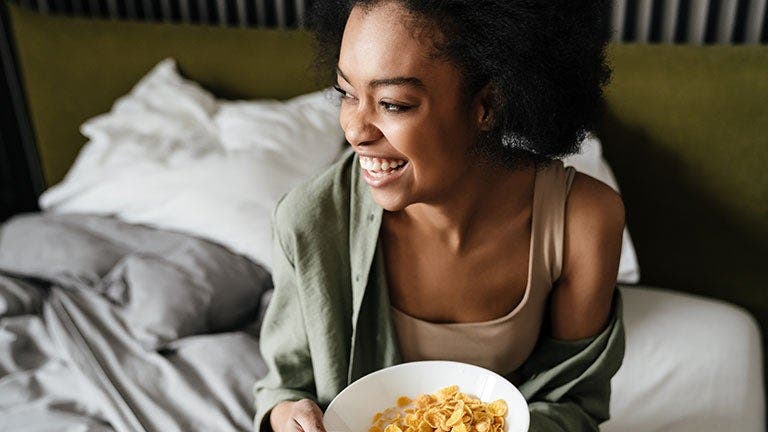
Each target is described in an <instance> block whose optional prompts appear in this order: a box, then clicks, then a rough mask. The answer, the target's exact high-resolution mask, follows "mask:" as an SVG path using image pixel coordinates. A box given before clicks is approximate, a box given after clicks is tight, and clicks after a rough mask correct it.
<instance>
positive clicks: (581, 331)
mask: <svg viewBox="0 0 768 432" xmlns="http://www.w3.org/2000/svg"><path fill="white" fill-rule="evenodd" d="M565 209H566V211H565V228H564V231H565V232H564V238H563V267H562V272H561V274H560V277H559V278H558V280H557V281H555V283H554V285H553V287H552V292H551V299H550V323H549V324H550V335H551V336H552V337H553V338H555V339H562V340H577V339H583V338H587V337H590V336H594V335H596V334H598V333H600V332H601V331H602V330H603V329H604V328H605V325H606V323H607V321H608V313H609V312H610V308H611V298H612V297H613V291H614V287H615V286H616V277H617V274H618V272H619V260H620V258H621V237H622V233H623V231H624V203H623V202H622V200H621V195H619V194H618V193H616V192H615V191H614V190H613V189H611V187H610V186H608V185H606V184H605V183H603V182H601V181H599V180H596V179H594V178H593V177H590V176H588V175H586V174H583V173H579V172H577V173H576V175H575V177H574V179H573V184H572V186H571V191H570V193H569V194H568V201H567V203H566V207H565Z"/></svg>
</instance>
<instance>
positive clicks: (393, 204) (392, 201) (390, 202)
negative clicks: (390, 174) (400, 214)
mask: <svg viewBox="0 0 768 432" xmlns="http://www.w3.org/2000/svg"><path fill="white" fill-rule="evenodd" d="M371 195H373V200H374V201H376V204H378V205H379V207H381V208H383V209H384V210H386V211H389V212H396V211H400V210H403V209H404V208H406V207H408V205H409V204H410V203H409V202H407V201H405V200H404V199H402V197H399V196H392V195H391V194H387V193H382V192H380V191H375V190H371Z"/></svg>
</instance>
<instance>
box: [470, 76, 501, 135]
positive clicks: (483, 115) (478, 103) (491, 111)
mask: <svg viewBox="0 0 768 432" xmlns="http://www.w3.org/2000/svg"><path fill="white" fill-rule="evenodd" d="M475 107H476V110H475V112H476V113H477V117H476V120H477V128H478V129H479V130H483V131H487V130H491V128H492V127H493V124H494V122H495V108H496V87H495V86H494V85H493V82H489V83H488V84H486V85H485V86H484V87H483V88H482V89H481V90H480V91H479V92H478V94H477V97H476V98H475Z"/></svg>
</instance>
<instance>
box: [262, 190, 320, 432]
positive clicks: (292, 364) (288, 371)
mask: <svg viewBox="0 0 768 432" xmlns="http://www.w3.org/2000/svg"><path fill="white" fill-rule="evenodd" d="M279 204H280V203H279V202H278V205H277V206H276V207H275V210H273V212H272V221H273V224H272V225H273V236H272V237H273V240H272V245H273V254H272V255H273V258H272V260H273V263H272V279H273V280H272V282H273V285H274V291H273V293H272V298H271V300H270V303H269V306H268V307H267V310H266V312H265V313H264V320H263V324H262V327H261V332H260V342H259V344H260V349H261V355H262V357H263V359H264V363H265V364H266V366H267V373H266V375H265V376H264V377H262V378H261V379H259V380H258V381H256V383H255V384H254V388H253V392H254V397H255V408H256V414H255V416H254V420H253V425H254V431H256V432H270V431H272V428H271V426H270V423H269V413H270V412H271V410H272V408H273V407H274V406H275V405H277V404H278V403H280V402H283V401H287V400H292V401H297V400H300V399H304V398H309V399H312V400H314V401H315V402H316V403H317V397H316V395H315V393H316V390H315V381H314V373H313V369H312V360H311V356H310V350H309V342H308V339H307V333H306V327H305V321H304V316H303V313H302V308H301V301H300V296H299V292H298V286H297V282H296V276H295V268H294V264H293V262H292V258H293V254H292V251H290V249H289V250H288V251H286V248H285V247H284V246H283V240H282V239H281V235H280V229H278V220H277V219H276V218H275V215H276V214H277V207H278V206H279Z"/></svg>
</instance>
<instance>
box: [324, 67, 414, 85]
mask: <svg viewBox="0 0 768 432" xmlns="http://www.w3.org/2000/svg"><path fill="white" fill-rule="evenodd" d="M336 73H337V74H339V75H341V77H342V78H344V80H346V81H347V82H349V78H347V76H346V75H344V72H342V71H341V69H339V67H338V66H336ZM381 86H412V87H418V88H421V89H426V88H427V86H425V85H424V83H423V82H422V81H421V80H420V79H418V78H416V77H402V76H400V77H392V78H379V79H375V80H371V81H369V82H368V87H369V88H375V87H381Z"/></svg>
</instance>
